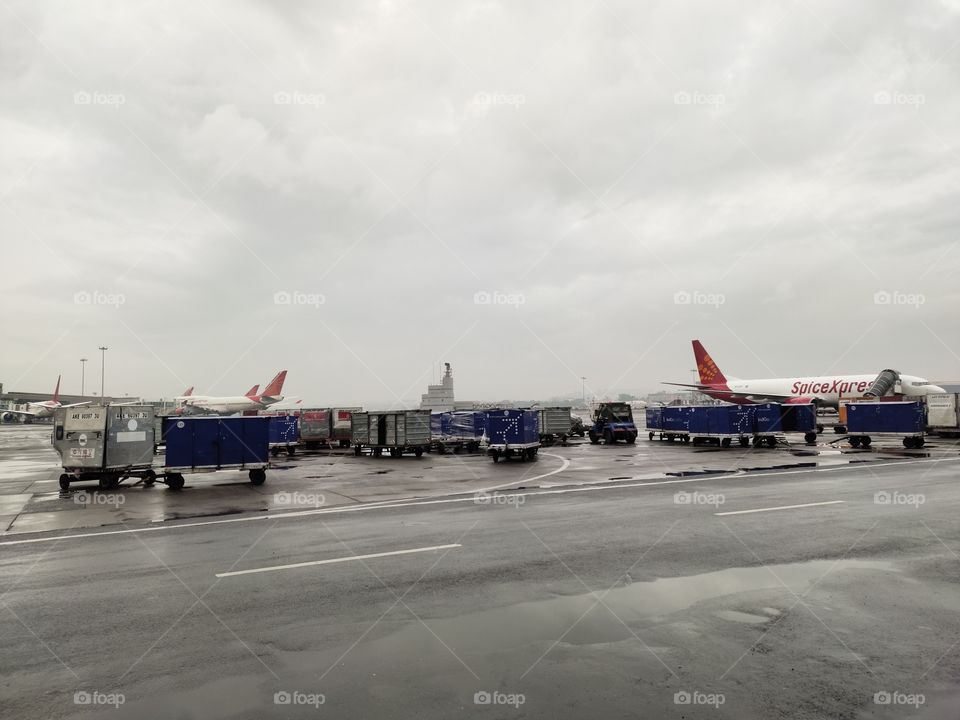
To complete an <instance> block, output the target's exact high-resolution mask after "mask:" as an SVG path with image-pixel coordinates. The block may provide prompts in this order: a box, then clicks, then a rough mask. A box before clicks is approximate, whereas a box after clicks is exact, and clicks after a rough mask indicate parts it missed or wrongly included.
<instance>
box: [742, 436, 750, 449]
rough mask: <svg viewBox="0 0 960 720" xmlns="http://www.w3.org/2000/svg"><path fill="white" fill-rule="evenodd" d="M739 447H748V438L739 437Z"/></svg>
mask: <svg viewBox="0 0 960 720" xmlns="http://www.w3.org/2000/svg"><path fill="white" fill-rule="evenodd" d="M740 447H750V438H746V437H742V438H740Z"/></svg>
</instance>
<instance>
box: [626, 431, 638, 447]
mask: <svg viewBox="0 0 960 720" xmlns="http://www.w3.org/2000/svg"><path fill="white" fill-rule="evenodd" d="M636 441H637V434H636V433H627V445H633V444H634V443H635V442H636Z"/></svg>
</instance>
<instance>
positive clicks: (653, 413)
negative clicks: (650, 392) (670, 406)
mask: <svg viewBox="0 0 960 720" xmlns="http://www.w3.org/2000/svg"><path fill="white" fill-rule="evenodd" d="M646 425H647V430H662V429H663V408H662V407H660V406H659V405H658V406H656V407H648V408H647V409H646ZM650 439H651V440H653V438H652V437H651V438H650Z"/></svg>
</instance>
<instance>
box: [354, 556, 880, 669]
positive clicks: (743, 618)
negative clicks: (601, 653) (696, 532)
mask: <svg viewBox="0 0 960 720" xmlns="http://www.w3.org/2000/svg"><path fill="white" fill-rule="evenodd" d="M893 570H894V568H893V565H892V563H888V562H878V561H877V562H875V561H869V560H842V561H839V562H837V561H835V560H814V561H810V562H805V563H792V564H785V565H770V566H767V567H749V568H730V569H727V570H720V571H717V572H711V573H704V574H701V575H691V576H686V577H676V578H661V579H657V580H652V581H649V582H634V583H631V584H629V585H625V586H621V587H616V588H613V589H612V590H610V591H609V592H607V593H606V594H605V595H604V594H603V590H602V589H601V590H600V591H599V592H598V593H597V594H592V593H591V594H582V595H573V596H564V597H555V598H550V599H547V600H540V601H535V602H525V603H519V604H516V605H510V606H507V607H502V608H494V609H491V610H484V611H481V612H476V613H471V614H468V615H463V616H459V617H454V618H443V619H429V620H428V619H427V618H424V619H425V620H426V621H427V622H428V624H429V626H430V628H431V630H433V631H434V632H436V634H437V635H438V636H439V637H441V638H443V641H444V643H446V644H447V645H449V646H450V647H451V648H453V649H454V650H455V651H456V652H458V653H459V652H464V653H469V654H471V655H472V654H475V653H479V654H483V653H503V652H505V651H509V650H513V649H516V648H520V647H524V646H529V645H536V646H537V647H539V646H540V645H543V644H544V643H546V644H550V643H553V642H554V641H556V640H557V638H559V637H561V635H562V636H563V639H562V640H561V641H560V643H561V644H567V645H595V644H604V643H612V642H620V641H623V640H627V639H629V638H631V637H632V633H631V630H630V629H629V628H628V627H626V626H630V627H634V628H635V627H637V626H643V625H644V624H653V623H656V624H663V623H665V622H680V621H681V618H673V619H670V620H668V618H670V616H672V615H675V614H678V613H682V612H684V611H687V610H690V609H691V608H693V606H695V605H697V604H698V603H702V602H705V601H712V600H717V599H719V598H724V597H730V598H731V602H730V604H731V605H734V604H735V605H736V607H737V608H739V609H738V610H729V609H728V610H713V611H711V612H710V613H709V615H710V616H711V617H720V618H722V619H724V620H728V621H732V622H737V623H749V624H759V623H763V622H771V621H773V620H774V619H775V618H776V617H778V616H779V614H780V611H779V610H777V609H776V608H772V607H769V606H768V605H766V604H764V605H761V606H758V607H757V608H756V609H755V610H754V612H747V611H746V610H744V609H743V608H744V607H749V597H748V596H747V594H748V593H753V592H762V593H763V597H764V600H765V601H766V602H767V603H769V601H770V595H771V593H772V594H775V595H777V596H778V597H782V598H783V600H784V602H788V603H789V602H792V600H793V595H792V594H790V592H788V591H787V589H785V588H784V587H783V586H784V585H786V586H787V587H788V588H790V590H792V591H793V592H794V593H796V594H798V595H800V594H802V593H803V592H804V591H806V590H807V588H808V587H809V585H810V584H811V583H813V582H816V581H817V580H819V579H820V578H821V577H823V575H824V574H825V573H827V572H828V571H829V572H830V577H836V576H838V575H840V574H842V573H844V572H858V571H886V572H890V571H893ZM598 597H603V602H604V604H605V605H606V606H607V607H609V608H610V610H612V611H613V613H615V615H616V616H614V614H611V612H609V611H608V610H607V609H606V608H605V607H604V606H603V605H601V604H598V603H596V601H597V598H598ZM578 618H579V621H578ZM618 618H619V619H618ZM621 620H622V622H621ZM682 621H683V622H684V623H690V622H703V623H707V622H709V620H708V619H706V618H704V617H703V616H702V615H700V616H698V615H697V614H696V613H694V614H693V616H692V617H691V615H690V614H687V615H686V616H685V617H683V618H682ZM625 625H626V626H625ZM431 642H435V640H432V639H431V637H430V636H429V633H426V631H424V629H423V627H422V626H421V625H419V623H414V624H411V625H408V626H405V627H403V628H402V629H400V630H399V631H397V632H395V633H393V634H392V635H388V636H387V637H384V638H381V639H379V640H376V641H373V642H371V643H369V644H368V645H366V646H365V647H364V646H360V647H357V648H356V649H355V650H354V652H353V653H352V654H351V663H357V664H358V666H363V664H364V663H365V662H366V658H369V659H370V661H371V662H376V658H388V657H409V656H411V653H414V654H416V653H417V652H420V651H421V650H423V649H424V648H426V646H427V645H428V644H430V643H431ZM362 658H363V659H362Z"/></svg>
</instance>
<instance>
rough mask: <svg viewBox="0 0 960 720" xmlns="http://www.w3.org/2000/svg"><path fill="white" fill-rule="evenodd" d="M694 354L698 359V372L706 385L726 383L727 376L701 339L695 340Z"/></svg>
mask: <svg viewBox="0 0 960 720" xmlns="http://www.w3.org/2000/svg"><path fill="white" fill-rule="evenodd" d="M693 356H694V358H696V360H697V372H699V373H700V382H702V383H703V384H704V385H726V384H727V378H726V376H725V375H724V374H723V373H722V372H721V371H720V368H719V367H717V364H716V363H715V362H714V361H713V358H712V357H710V353H708V352H707V349H706V348H705V347H704V346H703V344H702V343H701V342H700V341H699V340H694V341H693Z"/></svg>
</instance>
